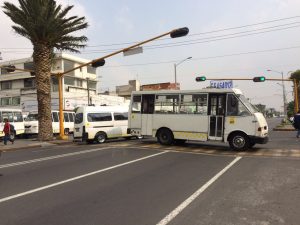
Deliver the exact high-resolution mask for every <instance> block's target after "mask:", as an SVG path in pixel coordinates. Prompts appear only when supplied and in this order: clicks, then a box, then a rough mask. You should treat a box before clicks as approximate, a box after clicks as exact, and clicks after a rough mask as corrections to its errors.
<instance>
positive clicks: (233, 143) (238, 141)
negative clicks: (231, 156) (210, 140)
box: [229, 133, 250, 151]
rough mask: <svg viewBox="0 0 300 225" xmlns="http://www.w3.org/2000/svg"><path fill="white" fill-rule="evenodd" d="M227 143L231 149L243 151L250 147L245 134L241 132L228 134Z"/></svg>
mask: <svg viewBox="0 0 300 225" xmlns="http://www.w3.org/2000/svg"><path fill="white" fill-rule="evenodd" d="M229 145H230V147H231V148H232V149H233V150H237V151H243V150H246V149H248V148H249V147H250V141H249V138H248V137H247V135H245V134H243V133H234V134H232V135H230V138H229Z"/></svg>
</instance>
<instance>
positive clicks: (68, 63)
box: [64, 60, 75, 76]
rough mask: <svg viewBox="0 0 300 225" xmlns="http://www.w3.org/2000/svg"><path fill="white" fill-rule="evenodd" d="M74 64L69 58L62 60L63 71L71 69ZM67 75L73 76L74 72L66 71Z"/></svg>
mask: <svg viewBox="0 0 300 225" xmlns="http://www.w3.org/2000/svg"><path fill="white" fill-rule="evenodd" d="M74 66H75V63H74V62H72V61H70V60H64V71H68V70H71V69H73V68H74ZM67 74H68V75H71V76H74V75H75V72H74V71H72V72H69V73H67Z"/></svg>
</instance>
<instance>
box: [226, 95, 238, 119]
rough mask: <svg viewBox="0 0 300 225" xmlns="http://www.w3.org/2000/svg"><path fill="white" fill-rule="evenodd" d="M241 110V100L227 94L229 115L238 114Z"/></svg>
mask: <svg viewBox="0 0 300 225" xmlns="http://www.w3.org/2000/svg"><path fill="white" fill-rule="evenodd" d="M238 111H239V100H238V99H237V98H236V97H235V96H234V95H233V94H228V96H227V116H237V115H238Z"/></svg>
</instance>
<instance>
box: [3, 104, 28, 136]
mask: <svg viewBox="0 0 300 225" xmlns="http://www.w3.org/2000/svg"><path fill="white" fill-rule="evenodd" d="M4 119H8V121H9V123H10V124H12V125H13V126H14V128H15V131H14V133H12V134H11V135H13V136H16V135H22V134H24V119H23V115H22V110H21V109H9V108H0V137H3V136H4V133H3V128H4Z"/></svg>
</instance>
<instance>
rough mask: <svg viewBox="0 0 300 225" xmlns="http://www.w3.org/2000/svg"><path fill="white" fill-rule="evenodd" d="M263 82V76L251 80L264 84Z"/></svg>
mask: <svg viewBox="0 0 300 225" xmlns="http://www.w3.org/2000/svg"><path fill="white" fill-rule="evenodd" d="M265 80H266V78H265V77H264V76H261V77H254V78H253V82H264V81H265Z"/></svg>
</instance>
